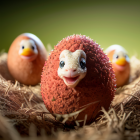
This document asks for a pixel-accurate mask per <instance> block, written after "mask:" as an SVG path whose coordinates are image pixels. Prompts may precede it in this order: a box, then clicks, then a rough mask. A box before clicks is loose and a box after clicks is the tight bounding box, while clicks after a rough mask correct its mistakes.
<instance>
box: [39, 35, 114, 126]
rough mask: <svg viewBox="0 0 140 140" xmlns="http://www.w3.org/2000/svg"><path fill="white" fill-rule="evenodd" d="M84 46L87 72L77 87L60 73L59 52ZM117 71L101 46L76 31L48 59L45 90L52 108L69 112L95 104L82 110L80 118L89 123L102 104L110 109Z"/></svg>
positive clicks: (44, 74) (49, 108) (49, 106)
mask: <svg viewBox="0 0 140 140" xmlns="http://www.w3.org/2000/svg"><path fill="white" fill-rule="evenodd" d="M78 49H80V50H83V51H84V52H85V53H86V57H87V59H86V67H87V74H86V76H85V78H83V79H82V80H81V81H80V82H79V84H78V85H77V86H76V87H75V88H70V87H68V86H67V85H66V84H65V83H64V81H63V80H62V79H61V78H60V77H59V76H58V74H57V70H58V68H59V62H60V61H59V55H60V54H61V52H62V51H63V50H69V51H71V52H74V51H76V50H78ZM115 81H116V79H115V75H114V71H113V69H112V65H111V63H110V62H109V58H108V57H107V56H106V54H105V53H104V52H103V51H102V49H101V48H100V46H99V45H98V44H97V43H96V42H94V41H93V40H91V39H90V38H88V37H86V36H84V35H72V36H68V37H66V38H64V39H63V40H62V41H60V42H59V43H58V44H57V45H56V46H55V47H54V50H53V51H52V52H51V54H50V56H49V57H48V60H47V61H46V62H45V65H44V67H43V72H42V78H41V94H42V98H43V101H44V103H45V105H46V107H47V109H48V110H49V111H50V113H56V114H69V113H72V112H75V111H78V110H80V109H82V106H85V105H87V104H89V103H93V102H96V101H99V102H98V103H95V104H92V105H90V106H89V107H87V108H86V109H85V110H84V111H82V112H81V113H80V114H79V115H78V117H77V118H76V120H84V117H85V115H86V114H87V124H89V123H91V122H93V120H95V118H96V117H97V116H98V114H99V111H100V110H101V107H104V108H105V109H106V110H108V109H109V107H110V104H111V102H112V100H113V98H114V93H115V87H116V86H115Z"/></svg>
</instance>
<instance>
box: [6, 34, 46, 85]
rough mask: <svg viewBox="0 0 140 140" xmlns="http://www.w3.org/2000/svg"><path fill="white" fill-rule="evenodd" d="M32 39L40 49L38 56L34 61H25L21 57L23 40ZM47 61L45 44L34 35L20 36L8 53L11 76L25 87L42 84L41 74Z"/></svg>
mask: <svg viewBox="0 0 140 140" xmlns="http://www.w3.org/2000/svg"><path fill="white" fill-rule="evenodd" d="M28 39H31V40H33V41H34V42H35V44H36V46H37V49H38V56H37V58H36V59H35V60H33V61H28V60H24V59H22V58H21V57H20V56H19V47H20V45H19V44H20V42H21V40H28ZM46 59H47V54H46V49H45V47H44V45H43V43H42V42H41V41H40V40H39V39H38V38H37V37H36V36H35V35H33V34H29V33H27V34H22V35H20V36H18V37H17V38H16V39H15V40H14V41H13V43H12V44H11V46H10V49H9V51H8V59H7V64H8V68H9V71H10V73H11V75H12V76H13V77H14V78H15V79H16V80H17V81H19V82H20V83H22V84H25V85H36V84H38V83H39V82H40V79H41V72H42V68H43V66H44V63H45V60H46Z"/></svg>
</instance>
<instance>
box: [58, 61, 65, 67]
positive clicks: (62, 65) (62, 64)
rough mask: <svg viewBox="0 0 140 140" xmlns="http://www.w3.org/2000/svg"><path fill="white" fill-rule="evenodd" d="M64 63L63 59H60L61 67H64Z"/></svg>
mask: <svg viewBox="0 0 140 140" xmlns="http://www.w3.org/2000/svg"><path fill="white" fill-rule="evenodd" d="M64 65H65V62H64V61H60V63H59V66H60V68H61V69H62V68H63V67H64Z"/></svg>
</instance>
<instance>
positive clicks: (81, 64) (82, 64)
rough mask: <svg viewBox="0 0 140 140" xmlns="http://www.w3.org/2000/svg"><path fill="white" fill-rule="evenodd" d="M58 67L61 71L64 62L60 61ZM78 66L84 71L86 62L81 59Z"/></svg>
mask: <svg viewBox="0 0 140 140" xmlns="http://www.w3.org/2000/svg"><path fill="white" fill-rule="evenodd" d="M59 66H60V68H61V69H62V68H63V67H64V66H65V61H63V60H62V61H60V63H59ZM80 66H81V68H82V69H85V67H86V60H85V59H84V58H82V59H81V61H80Z"/></svg>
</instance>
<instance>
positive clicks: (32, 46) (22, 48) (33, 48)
mask: <svg viewBox="0 0 140 140" xmlns="http://www.w3.org/2000/svg"><path fill="white" fill-rule="evenodd" d="M21 48H22V49H24V48H25V47H24V46H22V47H21ZM34 49H35V47H34V46H32V50H34Z"/></svg>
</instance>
